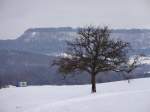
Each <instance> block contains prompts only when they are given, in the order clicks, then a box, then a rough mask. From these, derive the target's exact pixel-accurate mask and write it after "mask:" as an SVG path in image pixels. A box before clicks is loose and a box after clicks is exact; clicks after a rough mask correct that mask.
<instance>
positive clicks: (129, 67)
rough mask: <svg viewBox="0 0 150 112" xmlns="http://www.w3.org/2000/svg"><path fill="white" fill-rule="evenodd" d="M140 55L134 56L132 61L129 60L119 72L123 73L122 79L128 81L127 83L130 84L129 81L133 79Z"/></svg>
mask: <svg viewBox="0 0 150 112" xmlns="http://www.w3.org/2000/svg"><path fill="white" fill-rule="evenodd" d="M139 58H140V55H137V56H135V57H134V58H133V59H132V60H129V61H128V62H127V63H125V65H124V66H123V68H122V69H120V70H119V71H120V72H122V73H123V77H124V78H125V79H126V80H128V83H130V79H132V78H133V71H134V70H135V69H136V68H137V67H139V66H140V63H139Z"/></svg>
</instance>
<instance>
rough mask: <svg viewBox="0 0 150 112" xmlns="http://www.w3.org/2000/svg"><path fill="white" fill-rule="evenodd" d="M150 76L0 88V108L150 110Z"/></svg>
mask: <svg viewBox="0 0 150 112" xmlns="http://www.w3.org/2000/svg"><path fill="white" fill-rule="evenodd" d="M149 85H150V78H143V79H134V80H132V81H131V83H130V84H128V83H127V81H118V82H111V83H103V84H97V93H96V94H91V93H90V89H91V85H80V86H29V87H20V88H16V87H12V88H5V89H1V90H0V112H150V100H149V98H150V86H149Z"/></svg>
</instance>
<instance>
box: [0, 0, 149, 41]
mask: <svg viewBox="0 0 150 112" xmlns="http://www.w3.org/2000/svg"><path fill="white" fill-rule="evenodd" d="M87 24H95V25H102V26H103V25H108V26H110V27H111V28H150V0H0V39H8V38H9V39H13V38H17V37H18V36H20V35H21V34H22V33H23V32H24V31H25V30H26V29H28V28H34V27H60V26H71V27H78V26H84V25H87Z"/></svg>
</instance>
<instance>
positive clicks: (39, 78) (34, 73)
mask: <svg viewBox="0 0 150 112" xmlns="http://www.w3.org/2000/svg"><path fill="white" fill-rule="evenodd" d="M77 30H78V29H73V28H71V27H60V28H30V29H28V30H26V31H25V32H24V33H23V34H22V35H21V36H20V37H18V38H17V39H14V40H0V79H1V80H0V82H1V83H2V84H3V85H5V84H13V85H16V84H17V82H19V81H27V82H28V84H31V85H41V84H42V85H43V84H84V83H89V82H90V80H89V79H90V78H89V76H88V75H86V74H85V73H82V74H83V75H71V76H69V77H67V78H66V79H64V77H63V76H62V75H61V74H59V73H58V72H57V71H56V67H53V68H50V64H51V63H52V60H53V59H54V58H57V57H56V56H59V55H60V54H62V53H64V51H65V50H66V40H68V41H71V40H73V39H74V38H75V37H76V36H77ZM111 36H112V37H113V38H115V39H121V40H124V41H127V42H130V43H131V45H132V48H133V51H134V53H132V54H131V55H134V54H141V53H142V54H145V55H147V56H148V55H150V30H144V29H131V30H126V29H117V30H112V34H111ZM149 68H150V65H147V64H146V65H144V66H143V67H142V68H140V69H138V70H137V71H136V74H135V75H134V76H133V78H136V77H148V76H150V75H149V74H147V75H146V76H145V75H143V74H145V72H148V70H149ZM105 74H106V73H104V74H103V76H102V77H101V78H100V77H99V76H98V77H99V78H97V81H98V82H106V81H114V80H122V79H123V76H121V75H118V74H116V73H111V74H113V75H109V76H107V77H106V76H105ZM107 74H110V73H107ZM73 76H74V77H73Z"/></svg>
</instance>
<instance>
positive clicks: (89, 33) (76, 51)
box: [54, 26, 129, 93]
mask: <svg viewBox="0 0 150 112" xmlns="http://www.w3.org/2000/svg"><path fill="white" fill-rule="evenodd" d="M67 44H68V49H67V52H66V53H67V56H66V57H61V58H60V59H58V60H55V61H54V64H55V65H58V67H59V71H60V72H62V73H65V74H67V73H70V72H74V71H86V72H88V73H89V74H90V75H91V84H92V93H94V92H96V75H97V74H98V73H100V72H105V71H111V70H116V69H117V68H119V67H118V66H121V64H122V63H126V62H127V61H128V58H127V55H126V54H127V52H126V51H127V48H128V46H129V44H128V43H127V42H123V41H117V40H113V39H111V38H110V30H109V29H108V27H103V28H101V27H94V26H88V27H85V28H80V29H79V30H78V37H77V38H76V39H75V40H74V41H71V42H67Z"/></svg>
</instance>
